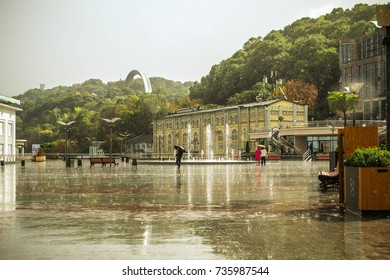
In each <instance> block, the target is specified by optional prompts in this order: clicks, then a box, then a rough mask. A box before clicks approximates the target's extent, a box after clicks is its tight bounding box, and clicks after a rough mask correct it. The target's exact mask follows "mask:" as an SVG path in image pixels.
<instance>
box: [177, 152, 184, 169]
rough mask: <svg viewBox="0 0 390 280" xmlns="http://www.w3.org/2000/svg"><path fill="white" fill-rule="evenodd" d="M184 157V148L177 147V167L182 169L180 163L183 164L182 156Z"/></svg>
mask: <svg viewBox="0 0 390 280" xmlns="http://www.w3.org/2000/svg"><path fill="white" fill-rule="evenodd" d="M182 157H183V150H182V149H180V148H177V149H176V165H177V168H178V169H180V164H181V158H182Z"/></svg>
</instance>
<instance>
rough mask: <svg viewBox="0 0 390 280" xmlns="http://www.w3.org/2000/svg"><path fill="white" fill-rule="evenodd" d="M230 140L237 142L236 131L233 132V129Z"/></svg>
mask: <svg viewBox="0 0 390 280" xmlns="http://www.w3.org/2000/svg"><path fill="white" fill-rule="evenodd" d="M232 140H233V141H237V140H238V134H237V130H235V129H233V131H232Z"/></svg>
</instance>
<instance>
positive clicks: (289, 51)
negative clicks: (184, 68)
mask: <svg viewBox="0 0 390 280" xmlns="http://www.w3.org/2000/svg"><path fill="white" fill-rule="evenodd" d="M372 20H375V5H367V4H358V5H356V6H354V7H353V8H352V9H346V10H344V9H342V8H336V9H334V10H333V11H332V12H331V13H329V14H326V15H323V16H320V17H318V18H315V19H313V18H302V19H299V20H297V21H295V22H293V23H292V24H290V25H288V26H286V27H285V28H284V29H283V30H273V31H271V32H270V33H269V34H268V35H266V36H265V37H264V38H262V37H257V38H250V39H249V40H248V41H247V42H245V43H244V45H243V47H242V49H240V50H238V51H237V52H235V53H234V54H233V55H232V56H231V57H230V58H227V59H225V60H223V61H221V62H220V63H219V64H217V65H214V66H213V67H212V68H211V69H210V72H209V73H208V74H207V75H206V76H204V77H202V78H201V80H200V82H195V83H193V82H186V83H180V82H173V81H169V80H166V79H164V78H151V83H152V88H153V92H152V93H150V94H145V93H144V92H143V83H142V80H141V79H135V80H134V81H133V82H132V83H131V85H130V86H129V87H124V81H117V82H108V83H107V84H106V83H103V82H102V81H100V80H97V79H91V80H88V81H85V82H84V83H82V84H75V85H73V86H58V87H55V88H53V89H47V90H39V89H31V90H28V91H27V92H25V93H24V94H21V95H19V96H16V98H17V99H19V100H21V104H22V108H23V111H22V112H20V113H18V114H17V138H22V139H27V140H28V147H27V151H29V150H30V148H31V144H33V143H34V144H45V146H46V148H47V149H49V151H53V152H56V151H61V152H62V151H64V147H63V145H64V140H63V139H64V138H65V132H64V131H63V129H64V128H63V127H61V126H60V125H59V124H58V123H57V121H63V122H68V121H72V120H75V121H76V123H75V124H74V125H73V127H72V129H71V130H70V134H69V135H70V139H71V142H72V147H71V150H72V151H73V152H87V151H88V146H89V144H90V143H89V142H88V140H87V139H88V138H90V139H92V138H94V139H96V140H106V143H108V137H109V133H108V131H109V129H108V126H107V124H106V123H104V122H103V121H101V119H100V118H109V119H111V118H114V117H119V118H121V120H120V121H119V122H118V123H116V124H115V133H116V135H118V134H119V133H122V134H124V133H127V134H130V135H131V136H137V135H140V134H151V133H152V121H153V119H157V118H160V117H162V116H164V115H167V114H169V113H170V112H172V111H176V110H177V109H178V108H181V107H189V106H199V105H201V106H202V107H213V106H223V105H232V104H240V103H247V102H254V101H255V100H256V96H257V95H259V94H261V96H262V97H263V98H265V99H267V98H268V99H269V98H275V97H280V94H281V93H280V90H279V88H283V94H286V95H287V96H288V97H289V98H291V99H293V100H294V101H297V100H300V101H301V102H303V103H306V104H310V105H311V108H312V111H311V112H312V114H314V115H313V117H315V119H323V118H327V117H328V116H329V109H328V106H327V100H326V98H327V93H328V92H329V91H332V90H339V88H338V87H339V79H340V70H339V53H338V46H339V42H340V40H342V39H351V38H352V39H353V38H359V37H362V36H365V35H367V34H370V33H372V32H373V31H374V29H375V26H374V25H373V24H372V23H371V21H372ZM271 73H272V76H271ZM276 73H277V75H276ZM265 76H266V77H267V78H268V80H267V83H264V80H263V79H264V77H265ZM279 79H282V82H283V83H282V84H281V85H278V87H276V88H275V86H272V85H275V83H276V82H277V81H278V80H279ZM87 137H88V138H87ZM120 143H121V141H120V139H119V138H118V137H115V138H114V149H116V150H118V149H119V146H120ZM106 148H107V145H106Z"/></svg>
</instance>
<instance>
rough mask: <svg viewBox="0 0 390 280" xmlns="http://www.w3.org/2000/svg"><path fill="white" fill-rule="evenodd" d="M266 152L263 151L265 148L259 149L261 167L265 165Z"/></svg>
mask: <svg viewBox="0 0 390 280" xmlns="http://www.w3.org/2000/svg"><path fill="white" fill-rule="evenodd" d="M267 155H268V153H267V150H266V149H265V146H262V149H261V165H265V162H266V159H267Z"/></svg>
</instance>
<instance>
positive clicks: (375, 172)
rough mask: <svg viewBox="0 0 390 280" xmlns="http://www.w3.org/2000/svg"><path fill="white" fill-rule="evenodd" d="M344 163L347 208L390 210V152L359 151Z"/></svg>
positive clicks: (354, 209) (376, 148) (368, 149)
mask: <svg viewBox="0 0 390 280" xmlns="http://www.w3.org/2000/svg"><path fill="white" fill-rule="evenodd" d="M344 163H345V166H346V168H345V187H346V189H345V193H346V206H347V208H349V209H351V210H352V211H365V210H390V152H389V151H386V150H382V149H380V148H379V147H372V148H365V149H360V148H359V149H356V150H355V151H354V152H353V154H352V156H351V157H350V158H349V159H347V160H346V161H345V162H344Z"/></svg>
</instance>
